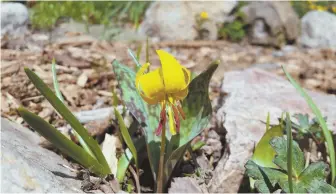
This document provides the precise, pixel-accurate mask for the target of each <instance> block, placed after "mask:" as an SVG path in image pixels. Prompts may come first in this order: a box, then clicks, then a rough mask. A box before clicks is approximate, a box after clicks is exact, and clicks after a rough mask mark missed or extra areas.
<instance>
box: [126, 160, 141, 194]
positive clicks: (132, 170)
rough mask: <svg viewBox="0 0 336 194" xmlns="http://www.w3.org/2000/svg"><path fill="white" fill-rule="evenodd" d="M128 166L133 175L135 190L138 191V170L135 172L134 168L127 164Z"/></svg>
mask: <svg viewBox="0 0 336 194" xmlns="http://www.w3.org/2000/svg"><path fill="white" fill-rule="evenodd" d="M128 168H129V170H130V171H131V173H132V175H133V177H134V180H135V185H136V190H137V192H138V193H140V192H141V191H140V182H139V172H135V170H134V168H133V167H132V166H131V165H129V166H128Z"/></svg>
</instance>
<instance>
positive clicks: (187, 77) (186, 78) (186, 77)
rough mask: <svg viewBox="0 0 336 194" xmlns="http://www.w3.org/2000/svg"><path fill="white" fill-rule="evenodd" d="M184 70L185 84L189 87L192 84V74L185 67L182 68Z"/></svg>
mask: <svg viewBox="0 0 336 194" xmlns="http://www.w3.org/2000/svg"><path fill="white" fill-rule="evenodd" d="M182 70H183V72H184V78H185V82H186V84H187V86H188V85H189V84H190V81H191V73H190V71H189V70H188V69H187V68H185V67H183V66H182Z"/></svg>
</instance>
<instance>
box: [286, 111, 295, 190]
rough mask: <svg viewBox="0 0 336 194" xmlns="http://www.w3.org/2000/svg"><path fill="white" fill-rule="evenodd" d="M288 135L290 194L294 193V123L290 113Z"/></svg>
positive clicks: (287, 117) (287, 127)
mask: <svg viewBox="0 0 336 194" xmlns="http://www.w3.org/2000/svg"><path fill="white" fill-rule="evenodd" d="M286 123H287V124H286V133H287V174H288V186H289V191H290V193H293V192H294V191H293V172H292V171H293V169H292V166H293V165H292V162H293V160H292V158H293V148H292V147H293V144H292V143H293V142H292V140H293V137H292V125H291V124H292V122H291V120H290V116H289V113H288V112H287V113H286Z"/></svg>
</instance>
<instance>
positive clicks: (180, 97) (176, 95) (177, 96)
mask: <svg viewBox="0 0 336 194" xmlns="http://www.w3.org/2000/svg"><path fill="white" fill-rule="evenodd" d="M187 95H188V87H186V88H185V89H183V90H181V91H178V92H175V93H172V94H171V96H172V97H173V98H174V99H175V100H183V99H184V98H185V97H187Z"/></svg>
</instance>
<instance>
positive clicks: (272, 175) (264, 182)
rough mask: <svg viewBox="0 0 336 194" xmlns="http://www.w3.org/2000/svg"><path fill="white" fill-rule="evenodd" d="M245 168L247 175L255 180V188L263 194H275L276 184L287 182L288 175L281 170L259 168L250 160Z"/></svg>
mask: <svg viewBox="0 0 336 194" xmlns="http://www.w3.org/2000/svg"><path fill="white" fill-rule="evenodd" d="M245 168H246V174H247V175H248V176H249V177H250V178H253V179H254V180H255V183H254V186H255V188H257V190H258V191H259V192H261V193H270V192H273V191H275V186H276V183H278V182H280V181H286V180H287V175H286V174H285V173H284V172H282V171H281V170H279V169H273V168H265V167H262V166H259V165H258V164H256V163H255V162H254V161H253V160H248V161H247V163H246V164H245Z"/></svg>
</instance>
